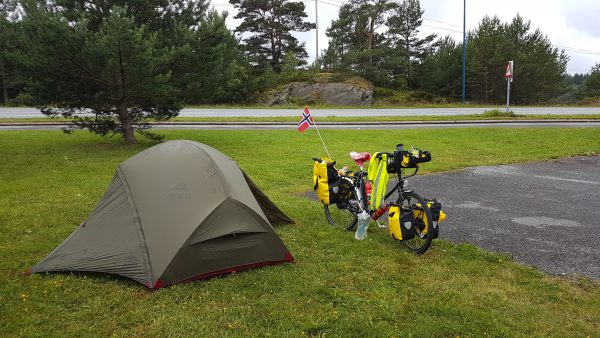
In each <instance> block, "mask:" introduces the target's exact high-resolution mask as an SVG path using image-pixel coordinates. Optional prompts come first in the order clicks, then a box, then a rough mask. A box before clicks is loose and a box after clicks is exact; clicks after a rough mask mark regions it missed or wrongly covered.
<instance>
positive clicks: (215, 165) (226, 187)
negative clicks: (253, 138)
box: [184, 140, 241, 197]
mask: <svg viewBox="0 0 600 338" xmlns="http://www.w3.org/2000/svg"><path fill="white" fill-rule="evenodd" d="M184 141H185V142H186V143H189V144H191V145H192V146H194V148H196V149H198V150H200V151H201V152H203V153H204V154H206V155H207V157H208V158H209V159H210V162H211V163H212V165H213V166H214V167H215V169H216V173H217V175H219V177H220V178H221V185H222V186H223V190H226V193H225V195H227V197H231V191H230V189H229V187H228V186H227V184H224V183H223V182H225V181H226V179H225V175H223V173H222V172H221V170H220V169H221V168H219V166H218V165H217V162H216V161H215V159H214V158H213V157H212V156H210V155H209V154H208V153H207V152H206V150H204V149H202V147H200V146H198V145H197V144H196V142H192V141H189V140H184ZM224 155H225V154H224ZM225 156H227V155H225ZM228 157H229V156H228ZM230 159H231V160H232V161H233V162H235V160H234V159H232V158H230ZM235 163H236V164H237V162H235ZM240 170H241V169H240Z"/></svg>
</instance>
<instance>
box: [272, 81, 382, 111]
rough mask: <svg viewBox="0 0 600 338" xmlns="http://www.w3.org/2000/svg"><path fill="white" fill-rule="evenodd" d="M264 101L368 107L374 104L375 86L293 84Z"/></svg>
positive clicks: (338, 83)
mask: <svg viewBox="0 0 600 338" xmlns="http://www.w3.org/2000/svg"><path fill="white" fill-rule="evenodd" d="M363 81H364V80H363ZM365 82H366V81H365ZM264 101H265V103H266V104H268V105H278V104H286V103H291V104H298V103H300V104H309V103H324V104H332V105H340V106H368V105H371V104H372V103H373V85H372V84H370V83H368V84H367V85H364V84H362V85H357V84H354V83H348V81H347V82H331V83H310V82H292V83H290V84H288V85H286V86H285V87H284V88H283V89H280V90H276V91H272V92H271V93H268V94H267V95H266V96H265V100H264Z"/></svg>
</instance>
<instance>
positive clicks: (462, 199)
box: [409, 156, 600, 279]
mask: <svg viewBox="0 0 600 338" xmlns="http://www.w3.org/2000/svg"><path fill="white" fill-rule="evenodd" d="M409 187H412V188H413V189H414V190H415V191H417V192H418V193H420V194H421V195H423V196H424V197H428V198H432V197H435V198H437V199H438V200H440V201H441V202H442V204H443V208H444V210H445V212H446V213H447V215H448V217H447V219H446V222H444V223H442V224H441V225H440V237H442V238H444V239H447V240H449V241H452V242H458V243H460V242H469V243H473V244H475V245H478V246H480V247H482V248H485V249H487V250H491V251H494V252H500V253H507V254H509V255H510V256H512V257H513V258H514V259H515V260H516V261H518V262H521V263H524V264H527V265H533V266H535V267H537V268H538V269H540V270H542V271H545V272H548V273H551V274H556V275H570V274H577V275H583V276H587V277H591V278H595V279H600V245H599V244H600V156H595V157H576V158H568V159H561V160H556V161H550V162H538V163H529V164H519V165H503V166H493V167H476V168H470V169H465V170H459V171H454V172H448V173H442V174H429V175H422V176H417V177H414V178H411V179H409Z"/></svg>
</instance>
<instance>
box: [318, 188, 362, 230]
mask: <svg viewBox="0 0 600 338" xmlns="http://www.w3.org/2000/svg"><path fill="white" fill-rule="evenodd" d="M324 208H325V217H326V218H327V222H329V224H331V226H333V227H339V228H344V229H346V230H348V231H350V230H352V229H353V228H354V227H355V226H356V223H357V222H358V213H359V211H360V210H359V207H358V200H357V198H356V194H355V193H354V190H350V198H349V199H347V200H344V201H340V202H337V203H335V204H329V205H327V204H326V205H324Z"/></svg>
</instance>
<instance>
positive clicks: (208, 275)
mask: <svg viewBox="0 0 600 338" xmlns="http://www.w3.org/2000/svg"><path fill="white" fill-rule="evenodd" d="M293 261H294V256H292V254H291V253H289V252H288V253H286V254H285V257H284V260H282V261H266V262H259V263H252V264H246V265H240V266H234V267H232V268H227V269H223V270H217V271H213V272H208V273H205V274H202V275H198V276H196V277H192V278H188V279H185V280H183V281H181V282H176V283H173V284H178V283H191V282H194V281H197V280H201V279H208V278H211V277H216V276H222V275H228V274H231V273H234V272H237V271H242V270H250V269H255V268H259V267H262V266H267V265H276V264H282V263H286V262H293ZM148 284H149V283H146V286H148ZM165 286H167V283H165V281H163V280H162V279H159V280H157V281H156V282H155V283H154V285H153V286H152V288H151V289H152V290H158V289H160V288H162V287H165Z"/></svg>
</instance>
